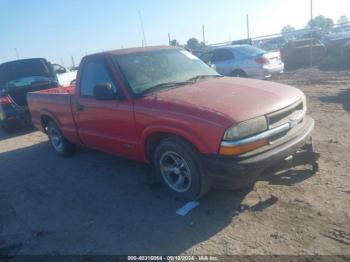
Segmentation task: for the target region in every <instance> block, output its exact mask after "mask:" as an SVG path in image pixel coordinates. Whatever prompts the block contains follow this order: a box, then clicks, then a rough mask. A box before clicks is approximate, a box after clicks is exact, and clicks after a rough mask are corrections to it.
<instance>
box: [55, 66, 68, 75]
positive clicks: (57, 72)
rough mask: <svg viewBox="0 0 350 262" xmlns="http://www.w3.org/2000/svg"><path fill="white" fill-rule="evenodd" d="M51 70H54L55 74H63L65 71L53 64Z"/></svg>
mask: <svg viewBox="0 0 350 262" xmlns="http://www.w3.org/2000/svg"><path fill="white" fill-rule="evenodd" d="M53 70H55V72H56V74H63V73H65V72H66V69H65V68H64V67H63V66H61V65H58V64H53Z"/></svg>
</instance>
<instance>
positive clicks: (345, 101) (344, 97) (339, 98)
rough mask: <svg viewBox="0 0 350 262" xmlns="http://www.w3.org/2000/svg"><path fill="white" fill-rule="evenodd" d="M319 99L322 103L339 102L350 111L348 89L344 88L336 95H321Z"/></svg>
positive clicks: (349, 93) (349, 90)
mask: <svg viewBox="0 0 350 262" xmlns="http://www.w3.org/2000/svg"><path fill="white" fill-rule="evenodd" d="M319 99H320V101H321V102H324V103H332V104H334V103H336V104H341V105H342V106H343V108H344V110H346V111H348V112H350V89H345V90H343V91H341V92H340V93H338V94H337V95H336V96H323V97H320V98H319Z"/></svg>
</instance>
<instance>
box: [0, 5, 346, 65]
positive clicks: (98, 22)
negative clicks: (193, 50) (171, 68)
mask: <svg viewBox="0 0 350 262" xmlns="http://www.w3.org/2000/svg"><path fill="white" fill-rule="evenodd" d="M138 11H140V12H141V14H142V17H143V21H144V28H145V34H146V40H147V44H148V45H160V44H167V43H168V33H170V35H171V37H172V38H176V39H177V40H178V41H179V42H180V43H185V42H186V41H187V40H188V38H190V37H196V38H198V39H199V40H201V39H202V33H201V27H202V24H204V25H205V29H206V40H207V41H208V42H209V43H217V42H223V41H229V40H235V39H241V38H245V37H246V22H245V16H246V14H249V17H250V29H251V36H253V37H254V36H260V35H265V34H273V33H278V32H280V30H281V28H282V27H283V26H284V25H287V24H290V25H292V26H294V27H296V28H302V27H304V26H305V25H306V23H307V22H308V20H309V18H310V0H216V1H213V0H177V1H174V0H128V1H125V0H56V1H51V0H0V63H1V62H5V61H9V60H14V59H16V53H15V50H14V48H17V51H18V54H19V56H20V58H29V57H45V58H47V59H48V60H50V61H51V62H56V63H63V64H64V65H66V66H70V65H71V60H70V56H74V58H75V61H76V63H77V62H79V60H80V58H81V57H82V56H83V55H85V54H86V53H92V52H99V51H102V50H109V49H118V48H121V47H133V46H140V45H141V40H142V30H141V26H140V19H139V15H138ZM319 14H323V15H325V16H327V17H330V18H332V19H333V20H334V21H335V22H336V21H337V20H338V18H339V16H341V15H348V16H349V17H350V0H314V15H315V16H317V15H319Z"/></svg>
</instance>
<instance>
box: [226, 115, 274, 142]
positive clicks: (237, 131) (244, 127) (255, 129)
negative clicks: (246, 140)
mask: <svg viewBox="0 0 350 262" xmlns="http://www.w3.org/2000/svg"><path fill="white" fill-rule="evenodd" d="M266 129H267V122H266V118H265V117H264V116H261V117H257V118H253V119H250V120H248V121H245V122H242V123H240V124H238V125H235V126H233V127H231V128H229V129H227V130H226V132H225V134H224V140H225V141H227V140H236V139H239V138H243V137H247V136H250V135H254V134H257V133H260V132H262V131H265V130H266Z"/></svg>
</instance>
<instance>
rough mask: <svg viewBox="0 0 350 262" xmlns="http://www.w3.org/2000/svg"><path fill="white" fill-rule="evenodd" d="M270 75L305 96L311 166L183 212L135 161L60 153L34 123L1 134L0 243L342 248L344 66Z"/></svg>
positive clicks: (76, 250) (54, 249)
mask: <svg viewBox="0 0 350 262" xmlns="http://www.w3.org/2000/svg"><path fill="white" fill-rule="evenodd" d="M273 81H278V82H282V83H287V84H291V85H294V86H296V87H298V88H300V89H301V90H303V91H304V92H305V93H306V94H307V96H308V107H309V112H310V114H311V115H312V116H313V117H314V119H315V120H316V129H315V134H314V141H315V145H316V150H317V151H318V152H319V153H321V159H320V162H319V163H320V169H319V172H317V173H316V174H313V173H312V172H310V171H309V168H308V167H302V168H299V169H295V170H289V171H286V172H282V173H278V174H272V175H269V176H267V177H264V178H262V180H261V181H258V182H257V183H256V184H255V187H254V189H253V190H251V191H240V192H223V191H213V192H211V193H210V194H208V195H207V196H205V197H204V198H203V199H201V201H200V206H199V207H197V208H196V209H194V210H193V211H192V212H191V213H190V214H188V215H187V216H186V217H181V216H179V215H177V214H176V213H175V211H176V210H177V209H178V208H179V207H181V206H182V205H183V204H184V203H183V202H181V201H180V200H177V199H174V198H172V197H169V196H168V195H166V194H165V193H164V192H163V190H162V189H161V188H159V186H157V185H155V184H153V183H151V181H152V179H151V175H150V172H149V169H148V168H147V167H146V166H144V165H142V164H138V163H135V162H133V161H129V160H125V159H121V158H118V157H115V156H111V155H107V154H104V153H100V152H96V151H91V150H87V149H80V150H78V152H77V153H76V154H75V155H74V156H72V157H71V158H68V159H61V158H59V157H57V156H55V155H54V154H53V152H52V151H51V148H50V146H49V144H48V143H47V137H46V136H45V135H44V134H42V133H40V132H35V131H31V130H27V131H26V130H25V131H21V132H17V133H13V134H10V135H4V134H0V140H1V141H0V248H1V247H5V249H2V251H3V252H4V250H5V251H6V252H7V251H8V252H13V253H16V252H17V251H18V252H19V254H348V255H350V173H349V170H350V74H349V73H347V72H320V71H318V70H316V69H311V70H300V71H295V72H291V73H286V74H284V75H283V76H280V77H278V78H275V79H273ZM8 245H10V246H8ZM0 250H1V249H0Z"/></svg>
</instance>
